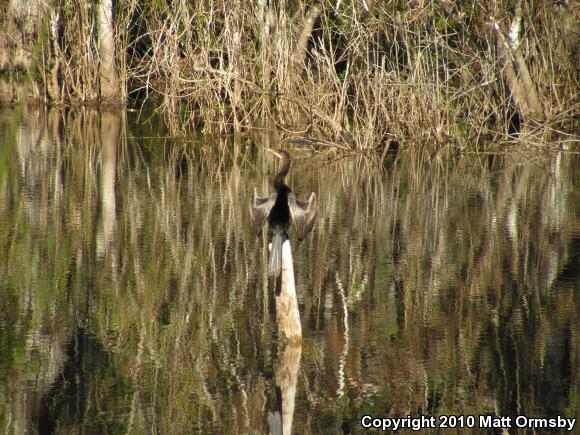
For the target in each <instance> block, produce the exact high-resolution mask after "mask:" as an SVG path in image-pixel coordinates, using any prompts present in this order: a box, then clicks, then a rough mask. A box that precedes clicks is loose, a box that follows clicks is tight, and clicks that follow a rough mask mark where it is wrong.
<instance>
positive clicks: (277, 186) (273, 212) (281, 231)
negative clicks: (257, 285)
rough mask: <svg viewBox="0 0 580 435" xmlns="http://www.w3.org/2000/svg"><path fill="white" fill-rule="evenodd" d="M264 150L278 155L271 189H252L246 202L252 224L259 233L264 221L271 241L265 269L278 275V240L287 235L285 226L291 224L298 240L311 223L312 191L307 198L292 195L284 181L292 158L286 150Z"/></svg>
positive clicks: (279, 247) (313, 209) (279, 253)
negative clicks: (269, 191) (262, 192)
mask: <svg viewBox="0 0 580 435" xmlns="http://www.w3.org/2000/svg"><path fill="white" fill-rule="evenodd" d="M266 151H269V152H271V153H272V154H274V155H275V156H276V157H277V158H278V159H280V166H279V170H278V173H277V174H276V176H275V177H274V182H273V185H274V190H275V192H274V193H272V194H271V195H270V196H264V197H260V196H258V195H257V192H256V190H255V189H254V196H253V198H252V203H251V205H250V214H251V220H252V225H253V226H254V229H255V230H256V234H257V235H258V236H259V235H260V234H262V227H263V226H264V223H265V222H266V220H267V221H268V236H269V238H270V242H271V249H270V260H269V262H268V273H269V274H270V275H279V274H280V267H281V264H282V244H283V243H284V242H285V241H286V240H287V239H288V229H289V228H290V227H291V226H292V227H293V228H294V230H295V231H296V235H297V236H298V239H299V240H302V239H303V238H304V237H305V236H306V235H307V234H308V233H309V232H310V230H312V227H313V226H314V220H315V218H316V194H315V193H314V192H312V193H311V194H310V198H309V199H308V201H301V200H299V199H297V198H296V196H295V195H294V193H292V190H291V189H290V188H289V187H288V186H287V185H286V184H285V183H284V178H285V177H286V175H287V174H288V171H289V169H290V162H291V161H292V159H291V157H290V154H288V152H286V151H284V150H279V151H276V150H272V149H270V148H268V149H267V150H266Z"/></svg>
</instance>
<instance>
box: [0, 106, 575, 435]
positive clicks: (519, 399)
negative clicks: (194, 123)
mask: <svg viewBox="0 0 580 435" xmlns="http://www.w3.org/2000/svg"><path fill="white" fill-rule="evenodd" d="M158 122H159V121H158V119H157V118H155V117H153V118H150V119H149V120H145V118H144V117H142V118H138V117H137V115H135V114H129V115H127V117H125V115H122V116H121V115H119V114H114V113H107V112H96V111H91V110H89V109H83V110H80V111H72V110H71V111H54V112H44V111H38V110H34V109H30V108H23V107H21V108H16V109H3V111H0V141H1V144H2V145H1V147H0V222H2V225H0V244H1V248H0V356H1V357H0V380H1V382H0V388H1V390H0V427H2V428H3V429H4V428H5V429H6V430H5V431H6V432H7V433H22V432H27V431H28V432H38V433H50V432H89V433H107V432H110V433H119V432H130V433H158V432H160V433H168V432H170V433H183V432H192V431H193V432H196V431H199V432H204V433H226V432H252V431H253V432H254V433H268V431H269V427H270V426H269V418H268V415H269V413H271V412H273V411H274V409H275V408H276V401H277V397H278V398H280V396H281V395H283V392H281V391H280V392H279V393H278V395H277V393H276V389H277V385H279V384H280V379H281V378H280V377H281V376H282V375H281V373H284V370H286V373H294V372H295V376H296V378H297V382H296V384H295V385H296V391H295V403H294V410H293V415H294V420H293V423H292V428H293V431H294V432H295V433H323V432H330V433H335V432H341V431H347V432H348V431H353V432H361V431H362V428H361V426H360V419H361V418H362V416H363V415H366V414H370V415H374V416H388V415H391V416H406V415H436V416H437V415H442V414H454V415H474V416H478V415H484V414H485V415H487V414H490V415H492V414H493V415H498V416H508V415H509V416H514V415H527V416H533V417H554V416H557V415H561V416H566V417H576V418H578V417H579V416H580V415H579V413H580V411H579V409H580V406H579V405H580V404H579V398H580V395H579V392H578V385H579V383H580V379H579V373H580V370H579V365H578V355H579V347H578V343H580V340H579V339H578V334H579V329H578V324H579V322H578V319H579V314H580V307H579V300H578V298H579V295H580V278H579V276H578V269H579V268H578V267H577V265H578V262H579V257H580V208H579V204H580V189H579V187H580V159H579V158H578V156H577V155H575V154H566V153H559V154H555V155H553V156H535V157H531V156H529V155H527V156H524V155H521V154H518V153H507V154H504V155H486V156H465V157H462V158H460V159H458V160H457V161H456V162H454V163H453V164H451V163H449V164H446V163H442V162H427V163H426V162H421V161H420V160H419V159H416V158H415V157H413V156H408V157H406V156H400V157H399V158H398V159H396V160H392V159H391V160H389V161H387V162H386V164H385V165H379V164H376V163H371V162H369V161H368V160H364V159H357V158H350V159H338V160H335V159H333V158H332V157H324V156H317V157H315V158H312V159H309V158H308V156H309V154H308V153H307V152H306V151H304V150H296V149H293V150H292V154H293V157H295V163H294V166H293V169H292V170H291V172H290V174H289V178H288V183H289V185H290V186H292V188H293V189H295V190H296V191H297V192H311V191H314V192H316V194H317V199H318V210H319V211H318V217H317V222H316V225H315V227H314V230H313V232H312V234H311V235H309V236H308V237H307V238H306V239H305V240H304V241H303V242H302V243H301V244H300V245H294V246H293V255H294V260H295V273H296V283H297V289H298V297H299V304H300V312H301V316H302V329H303V334H304V339H303V343H302V347H301V354H297V355H295V356H294V357H292V355H290V354H291V353H292V352H291V350H288V348H283V347H282V346H281V345H280V343H279V342H278V340H277V335H276V324H275V315H274V312H273V309H272V307H273V287H272V281H271V280H270V281H268V275H267V261H268V259H267V246H266V243H267V242H266V239H265V237H262V238H256V237H255V235H254V234H253V233H252V231H251V228H250V222H249V216H248V203H249V199H250V195H251V193H252V192H253V190H254V188H257V190H258V193H259V194H261V195H265V194H267V193H269V192H270V191H271V186H270V184H269V181H268V177H269V176H270V177H271V176H272V174H273V173H274V171H275V163H274V162H273V161H272V160H271V159H270V158H268V157H266V156H265V155H264V153H263V152H262V151H261V149H262V147H263V146H271V147H277V146H278V141H277V140H276V137H275V136H274V135H273V134H271V133H257V134H255V135H254V136H252V137H251V138H250V137H248V138H244V139H240V140H219V139H208V138H203V137H199V138H195V140H188V141H184V140H179V139H171V138H169V137H167V136H166V135H165V132H164V131H163V128H162V127H161V126H160V125H159V124H155V123H158ZM285 354H288V355H290V356H291V357H288V358H286V357H284V355H285ZM296 356H297V357H296ZM284 361H287V362H286V363H285V362H284ZM297 361H298V362H297ZM285 364H287V366H286V367H287V368H286V369H285ZM278 408H279V412H282V411H283V410H282V408H281V407H278ZM271 416H272V415H271ZM270 420H271V419H270Z"/></svg>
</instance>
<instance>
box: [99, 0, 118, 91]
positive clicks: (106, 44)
mask: <svg viewBox="0 0 580 435" xmlns="http://www.w3.org/2000/svg"><path fill="white" fill-rule="evenodd" d="M97 28H98V43H99V86H100V92H101V99H104V100H110V101H114V100H119V98H120V88H119V74H118V72H117V66H116V65H115V40H114V35H113V0H100V1H99V4H98V7H97Z"/></svg>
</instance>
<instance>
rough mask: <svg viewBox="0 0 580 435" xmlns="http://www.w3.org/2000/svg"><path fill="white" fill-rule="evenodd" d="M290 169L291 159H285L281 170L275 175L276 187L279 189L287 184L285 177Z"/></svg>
mask: <svg viewBox="0 0 580 435" xmlns="http://www.w3.org/2000/svg"><path fill="white" fill-rule="evenodd" d="M289 169H290V160H288V159H283V160H282V164H281V165H280V170H279V171H278V173H277V174H276V176H275V177H274V189H276V190H278V189H280V188H281V187H283V186H285V184H284V177H286V175H288V170H289Z"/></svg>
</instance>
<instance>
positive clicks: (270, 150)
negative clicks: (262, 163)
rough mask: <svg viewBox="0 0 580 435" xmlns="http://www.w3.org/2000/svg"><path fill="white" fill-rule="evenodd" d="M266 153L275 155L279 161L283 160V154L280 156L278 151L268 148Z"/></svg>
mask: <svg viewBox="0 0 580 435" xmlns="http://www.w3.org/2000/svg"><path fill="white" fill-rule="evenodd" d="M266 151H269V152H271V153H272V154H274V155H275V156H276V157H278V158H279V159H281V158H282V154H280V153H279V152H278V151H276V150H273V149H272V148H266Z"/></svg>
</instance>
